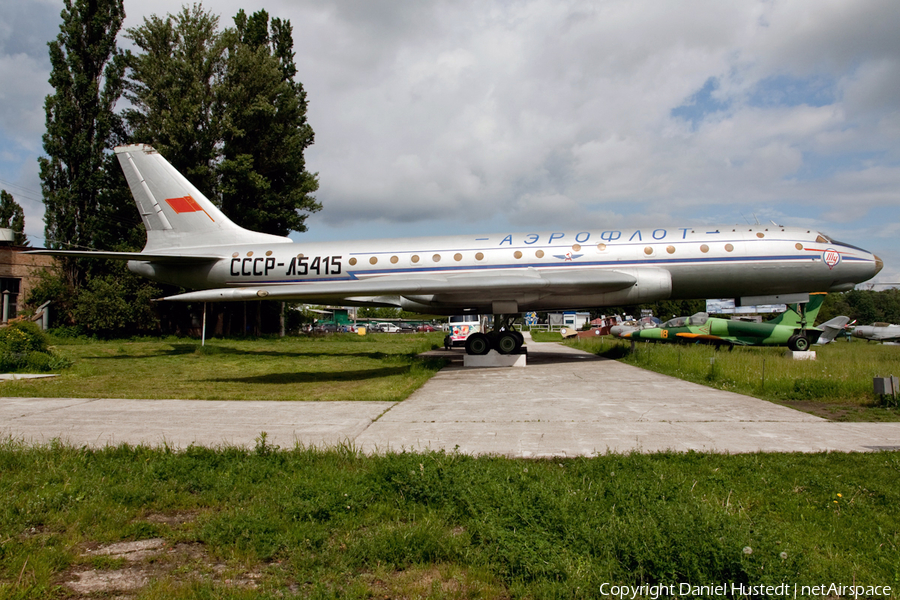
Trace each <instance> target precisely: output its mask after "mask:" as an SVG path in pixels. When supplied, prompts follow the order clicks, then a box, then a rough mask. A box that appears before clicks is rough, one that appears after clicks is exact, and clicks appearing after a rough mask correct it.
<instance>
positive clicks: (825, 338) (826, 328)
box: [816, 316, 850, 346]
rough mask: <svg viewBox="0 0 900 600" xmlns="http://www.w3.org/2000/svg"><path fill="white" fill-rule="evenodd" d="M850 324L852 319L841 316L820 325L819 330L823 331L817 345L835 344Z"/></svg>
mask: <svg viewBox="0 0 900 600" xmlns="http://www.w3.org/2000/svg"><path fill="white" fill-rule="evenodd" d="M849 322H850V317H844V316H840V317H835V318H833V319H831V320H829V321H826V322H824V323H822V324H821V325H819V329H821V330H822V335H820V336H819V339H818V340H817V341H816V345H817V346H824V345H825V344H830V343H831V342H833V341H834V340H835V339H836V338H837V336H839V335H840V334H841V332H843V331H844V330H845V329H846V328H847V323H849Z"/></svg>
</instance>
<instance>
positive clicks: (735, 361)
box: [566, 338, 900, 420]
mask: <svg viewBox="0 0 900 600" xmlns="http://www.w3.org/2000/svg"><path fill="white" fill-rule="evenodd" d="M566 343H567V344H570V345H572V346H574V347H577V348H581V349H583V350H586V351H588V352H592V353H595V354H600V355H602V356H607V357H610V358H615V359H619V360H621V361H622V362H625V363H628V364H632V365H635V366H638V367H641V368H645V369H649V370H652V371H656V372H659V373H664V374H667V375H672V376H673V377H678V378H680V379H685V380H687V381H692V382H695V383H702V384H705V385H710V386H713V387H716V388H719V389H723V390H729V391H734V392H738V393H742V394H749V395H752V396H756V397H759V398H764V399H768V400H773V401H776V402H782V403H787V404H798V403H814V404H819V405H821V408H822V410H820V411H819V412H823V411H824V413H827V412H828V409H833V410H835V411H839V412H840V411H843V412H844V413H845V414H842V415H840V416H841V417H843V418H866V419H875V420H900V414H898V411H896V410H884V409H880V406H881V403H882V401H883V399H881V398H877V397H876V396H875V394H874V391H873V385H872V379H873V377H886V376H888V375H900V348H898V347H896V346H883V345H880V344H866V343H860V342H851V343H846V342H836V343H832V344H828V345H826V346H815V347H813V349H814V350H815V351H816V354H817V358H816V360H815V361H806V360H804V361H800V360H791V359H789V358H786V357H785V355H784V354H785V349H784V348H762V347H735V348H734V349H733V350H728V349H727V347H723V348H721V349H719V350H716V348H715V347H714V346H707V345H696V344H694V345H681V344H651V343H640V342H638V343H635V346H634V351H631V349H630V348H631V343H630V342H628V341H623V340H614V339H613V338H599V339H596V338H588V339H578V340H572V341H567V342H566ZM806 408H811V406H806ZM849 409H861V410H853V411H849ZM848 411H849V412H848Z"/></svg>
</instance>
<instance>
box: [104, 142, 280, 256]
mask: <svg viewBox="0 0 900 600" xmlns="http://www.w3.org/2000/svg"><path fill="white" fill-rule="evenodd" d="M115 151H116V156H117V157H118V159H119V164H120V165H121V166H122V170H123V171H124V172H125V179H126V180H127V181H128V187H129V188H131V194H132V195H133V196H134V200H135V203H136V204H137V207H138V211H139V212H140V214H141V220H142V221H143V223H144V228H145V229H146V230H147V245H146V246H145V247H144V252H152V251H156V250H164V249H172V248H191V247H196V246H217V245H226V244H228V245H230V244H249V243H290V242H291V240H290V238H287V237H282V236H277V235H269V234H266V233H258V232H255V231H250V230H248V229H244V228H243V227H240V226H238V225H236V224H235V223H234V222H232V221H231V220H229V219H228V217H226V216H225V214H224V213H222V211H220V210H219V209H218V208H216V206H215V205H214V204H213V203H212V202H210V201H209V199H208V198H207V197H206V196H204V195H203V194H202V193H201V192H200V190H198V189H197V188H196V187H194V185H193V184H191V182H190V181H188V180H187V179H186V178H185V177H184V176H183V175H182V174H181V173H179V172H178V170H177V169H175V167H173V166H172V165H171V163H169V161H167V160H166V159H165V158H163V157H162V155H160V154H159V153H158V152H157V151H156V150H154V149H153V148H152V147H151V146H147V145H144V144H135V145H130V146H119V147H117V148H116V149H115Z"/></svg>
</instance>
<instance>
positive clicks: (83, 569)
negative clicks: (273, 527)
mask: <svg viewBox="0 0 900 600" xmlns="http://www.w3.org/2000/svg"><path fill="white" fill-rule="evenodd" d="M167 519H168V517H167ZM79 558H80V559H81V560H80V561H79V562H81V564H78V565H75V566H73V567H71V568H70V569H68V570H67V571H65V572H63V573H62V574H61V576H60V583H61V584H62V585H63V586H65V587H67V588H69V589H70V590H72V591H73V592H75V593H76V594H83V595H88V594H103V595H105V594H117V595H118V597H121V598H130V597H131V594H132V593H134V592H138V591H140V590H141V589H142V588H144V587H145V586H146V585H148V584H149V583H151V582H152V581H154V580H158V579H160V578H166V577H171V578H174V579H175V580H177V581H189V580H195V581H203V580H206V581H215V582H218V583H221V584H222V585H225V586H230V587H241V588H248V589H255V588H256V587H257V586H258V581H259V580H260V578H261V577H262V574H261V573H260V572H257V571H250V572H241V571H235V570H234V569H233V568H229V567H228V566H227V565H226V564H225V563H223V562H221V561H219V560H216V559H213V558H212V557H211V556H210V555H209V553H208V552H207V551H206V548H205V547H204V546H203V544H199V543H178V544H174V545H172V544H169V543H168V542H167V541H166V540H165V539H163V538H151V539H146V540H137V541H129V542H117V543H114V544H105V545H100V544H87V545H85V546H84V550H83V552H82V553H81V555H80V557H79Z"/></svg>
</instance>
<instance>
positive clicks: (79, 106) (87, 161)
mask: <svg viewBox="0 0 900 600" xmlns="http://www.w3.org/2000/svg"><path fill="white" fill-rule="evenodd" d="M64 4H65V8H64V9H63V11H62V13H61V17H62V24H61V25H60V33H59V35H58V36H57V38H56V39H55V40H53V41H51V42H50V43H49V44H48V45H49V47H50V64H51V72H50V84H51V85H52V86H53V88H54V90H55V91H54V93H53V94H51V95H49V96H47V99H46V101H45V104H44V108H45V112H46V122H47V131H46V133H45V134H44V136H43V142H44V151H45V152H46V153H47V156H46V157H41V158H40V159H39V163H40V175H41V187H42V190H43V196H44V205H45V207H46V209H45V212H44V223H45V237H46V238H47V245H48V246H50V247H51V248H61V247H64V248H93V247H96V246H97V245H98V236H97V231H98V230H102V229H104V226H105V225H104V224H103V223H101V222H100V221H101V219H104V218H107V217H108V216H109V213H110V211H109V210H104V209H103V207H101V204H102V203H104V202H108V201H110V200H111V199H112V196H113V195H112V194H105V193H104V190H105V189H107V188H108V186H109V183H110V180H109V179H108V178H107V176H106V168H107V167H108V166H109V160H110V158H109V152H108V150H109V148H110V147H111V146H112V145H113V144H114V140H115V139H116V138H117V137H121V136H122V134H123V133H124V130H123V127H122V123H121V119H120V118H119V117H118V116H117V115H116V114H115V112H114V108H115V104H116V102H117V101H118V99H119V98H120V96H121V92H122V86H123V75H124V71H125V57H124V55H123V54H122V53H121V51H120V50H119V49H118V48H117V46H116V35H117V34H118V32H119V29H120V28H121V26H122V20H123V19H124V17H125V10H124V7H123V2H122V0H64ZM113 212H114V211H113ZM132 212H133V211H132ZM65 271H66V274H67V277H68V278H69V280H70V281H71V282H72V283H78V282H80V281H81V280H82V279H83V277H84V270H83V268H82V267H81V266H80V263H78V262H75V261H65Z"/></svg>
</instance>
